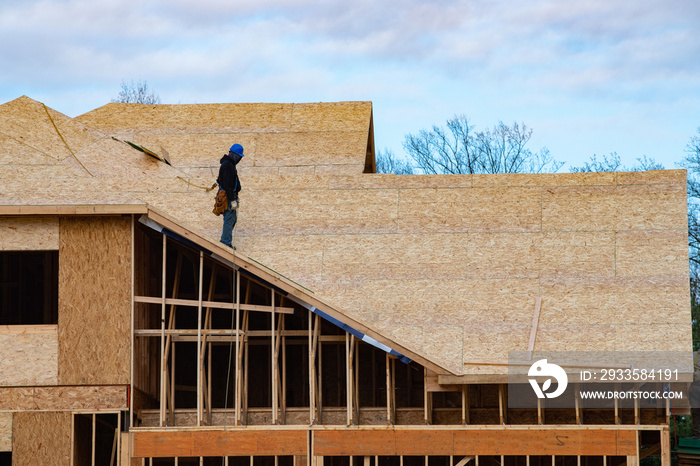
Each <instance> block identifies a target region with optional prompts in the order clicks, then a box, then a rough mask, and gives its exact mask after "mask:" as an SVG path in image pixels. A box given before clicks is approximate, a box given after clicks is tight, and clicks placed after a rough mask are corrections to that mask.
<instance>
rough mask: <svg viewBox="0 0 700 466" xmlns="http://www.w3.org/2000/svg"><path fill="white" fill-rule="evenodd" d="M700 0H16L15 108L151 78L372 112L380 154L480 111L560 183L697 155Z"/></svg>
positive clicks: (160, 87) (1, 19) (207, 95)
mask: <svg viewBox="0 0 700 466" xmlns="http://www.w3.org/2000/svg"><path fill="white" fill-rule="evenodd" d="M699 27H700V1H699V0H578V1H563V0H529V1H523V2H516V1H513V0H509V1H505V0H463V1H462V0H441V1H432V2H428V1H420V0H393V1H384V0H372V1H370V0H354V1H351V2H348V1H347V0H345V1H337V0H324V1H310V0H309V1H307V0H236V1H232V0H197V1H193V0H155V1H148V0H145V1H144V0H100V1H94V0H43V1H37V0H23V1H21V2H19V1H12V0H0V44H2V45H1V46H0V103H4V102H7V101H10V100H13V99H15V98H17V97H20V96H22V95H27V96H29V97H31V98H33V99H36V100H39V101H41V102H43V103H45V104H46V105H47V106H49V107H51V108H54V109H55V110H58V111H60V112H62V113H64V114H66V115H68V116H72V117H74V116H78V115H80V114H82V113H85V112H87V111H89V110H92V109H94V108H97V107H99V106H101V105H104V104H106V103H108V102H109V101H110V100H111V99H113V98H116V97H117V95H118V93H119V90H120V89H121V84H122V83H123V82H130V81H146V82H147V83H148V86H149V87H150V88H151V89H152V90H153V91H154V92H155V93H156V94H158V96H160V98H161V101H162V103H164V104H177V103H183V104H184V103H218V102H333V101H347V100H362V101H372V103H373V117H374V130H375V145H376V147H377V149H378V150H391V151H393V152H394V153H395V154H397V155H399V156H401V155H403V154H404V150H403V147H402V143H403V140H404V137H405V135H406V134H408V133H412V134H416V133H418V132H419V131H420V130H422V129H430V128H431V127H432V126H433V125H439V126H443V125H444V124H445V122H446V121H447V119H449V118H451V117H453V116H455V115H466V116H467V117H468V118H469V120H470V122H471V123H472V124H473V125H474V126H475V127H476V129H477V130H480V129H487V128H492V127H493V126H494V125H496V124H497V123H498V122H499V121H503V122H504V123H506V124H511V123H513V122H515V121H517V122H519V123H524V124H525V125H526V126H528V127H529V128H531V129H532V130H533V134H532V139H531V140H530V142H529V145H528V147H529V148H530V149H531V150H532V151H533V152H535V151H538V150H539V149H541V148H544V147H546V148H547V149H549V151H550V153H551V155H552V156H553V157H554V158H555V159H556V160H559V161H562V162H566V164H565V165H564V166H563V167H562V168H561V169H560V171H567V170H568V169H569V168H570V167H571V166H579V165H582V164H583V163H584V162H586V161H588V160H589V159H590V157H591V156H592V155H594V154H596V155H598V157H599V158H600V157H601V156H603V155H607V154H610V153H612V152H616V153H617V154H618V155H619V156H620V158H621V159H622V162H623V164H626V165H633V164H634V163H635V161H636V159H637V158H639V157H643V156H646V157H650V158H653V159H655V160H656V161H657V162H660V163H662V164H663V165H664V166H665V167H666V168H675V167H676V164H677V163H678V162H679V161H680V160H681V159H682V158H683V156H684V151H685V147H686V145H687V144H688V142H689V140H690V138H691V137H692V136H694V135H697V134H698V133H697V131H698V128H699V127H700V33H698V31H699V29H700V28H699Z"/></svg>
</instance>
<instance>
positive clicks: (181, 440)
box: [132, 430, 307, 458]
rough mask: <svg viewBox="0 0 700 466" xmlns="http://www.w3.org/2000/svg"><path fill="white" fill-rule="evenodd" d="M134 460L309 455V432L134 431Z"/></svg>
mask: <svg viewBox="0 0 700 466" xmlns="http://www.w3.org/2000/svg"><path fill="white" fill-rule="evenodd" d="M132 440H133V443H132V444H133V449H134V452H133V457H134V458H151V457H153V458H156V457H157V458H173V457H193V456H273V455H306V451H307V431H306V430H227V431H224V430H199V431H158V432H152V431H148V432H137V431H134V432H133V438H132Z"/></svg>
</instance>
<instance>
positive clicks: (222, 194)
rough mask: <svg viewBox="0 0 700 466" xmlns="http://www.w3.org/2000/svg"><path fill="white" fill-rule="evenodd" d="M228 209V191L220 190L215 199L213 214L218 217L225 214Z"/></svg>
mask: <svg viewBox="0 0 700 466" xmlns="http://www.w3.org/2000/svg"><path fill="white" fill-rule="evenodd" d="M226 209H228V197H227V196H226V191H224V190H223V189H220V190H219V192H218V193H216V197H215V198H214V210H212V212H213V213H214V215H216V216H217V217H218V216H219V215H221V214H223V213H224V212H225V211H226Z"/></svg>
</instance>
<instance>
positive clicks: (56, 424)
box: [12, 412, 71, 466]
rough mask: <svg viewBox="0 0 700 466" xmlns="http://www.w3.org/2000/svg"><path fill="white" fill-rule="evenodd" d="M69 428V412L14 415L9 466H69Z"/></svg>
mask: <svg viewBox="0 0 700 466" xmlns="http://www.w3.org/2000/svg"><path fill="white" fill-rule="evenodd" d="M70 429H71V414H70V413H69V412H46V413H29V412H24V413H14V417H13V427H12V465H13V466H36V465H38V464H50V465H55V466H69V464H70V452H71V442H70V440H71V431H70Z"/></svg>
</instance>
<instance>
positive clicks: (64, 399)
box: [0, 385, 128, 411]
mask: <svg viewBox="0 0 700 466" xmlns="http://www.w3.org/2000/svg"><path fill="white" fill-rule="evenodd" d="M127 389H128V386H126V385H99V386H58V387H0V410H2V411H66V410H100V409H102V410H105V409H112V410H114V409H126V408H127V407H128V404H127V402H128V399H127Z"/></svg>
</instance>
